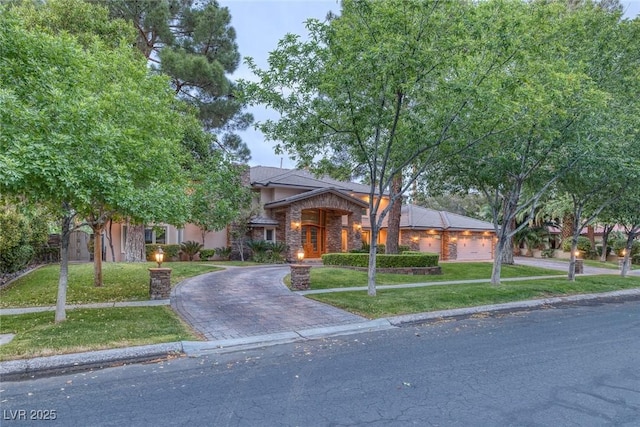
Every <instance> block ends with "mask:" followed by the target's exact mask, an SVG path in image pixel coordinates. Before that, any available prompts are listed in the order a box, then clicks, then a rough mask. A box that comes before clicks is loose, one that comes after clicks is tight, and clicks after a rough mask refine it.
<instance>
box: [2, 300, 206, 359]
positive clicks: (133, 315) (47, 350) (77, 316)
mask: <svg viewBox="0 0 640 427" xmlns="http://www.w3.org/2000/svg"><path fill="white" fill-rule="evenodd" d="M0 333H2V334H8V333H12V334H16V336H15V337H14V339H13V341H11V342H10V343H8V344H4V345H2V346H0V361H1V360H10V359H24V358H31V357H38V356H50V355H57V354H64V353H76V352H83V351H91V350H101V349H108V348H118V347H128V346H134V345H146V344H157V343H164V342H174V341H182V340H197V339H198V338H197V337H196V336H195V335H194V334H193V333H192V332H191V331H190V330H189V328H188V326H186V325H185V324H184V323H183V322H182V321H180V319H179V318H178V317H177V316H176V315H175V314H174V313H173V312H172V311H171V309H170V308H169V307H131V308H109V309H76V310H68V311H67V320H66V321H64V322H61V323H59V324H55V323H54V313H53V312H52V311H51V312H44V313H29V314H20V315H15V316H2V321H1V322H0Z"/></svg>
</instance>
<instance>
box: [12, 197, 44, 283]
mask: <svg viewBox="0 0 640 427" xmlns="http://www.w3.org/2000/svg"><path fill="white" fill-rule="evenodd" d="M0 230H2V232H1V233H0V273H15V272H17V271H19V270H22V269H23V268H25V267H27V266H28V265H29V264H30V263H31V262H32V261H33V259H34V256H35V254H36V252H37V251H38V250H39V249H40V248H41V247H43V246H44V245H45V244H46V242H47V237H48V233H47V226H46V223H45V222H44V221H41V220H39V219H38V218H37V216H33V217H30V216H27V215H25V214H23V213H21V212H19V211H18V210H17V209H16V208H15V207H13V206H11V205H4V206H2V205H0Z"/></svg>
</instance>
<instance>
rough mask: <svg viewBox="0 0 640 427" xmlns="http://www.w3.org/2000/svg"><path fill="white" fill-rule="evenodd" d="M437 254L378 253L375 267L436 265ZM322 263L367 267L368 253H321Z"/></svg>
mask: <svg viewBox="0 0 640 427" xmlns="http://www.w3.org/2000/svg"><path fill="white" fill-rule="evenodd" d="M438 259H439V255H438V254H432V253H426V252H418V253H412V254H401V255H385V254H380V255H378V256H377V257H376V267H377V268H407V267H436V266H437V265H438ZM322 263H323V264H324V265H334V266H350V267H364V268H366V267H368V266H369V255H368V254H360V253H335V254H324V255H322Z"/></svg>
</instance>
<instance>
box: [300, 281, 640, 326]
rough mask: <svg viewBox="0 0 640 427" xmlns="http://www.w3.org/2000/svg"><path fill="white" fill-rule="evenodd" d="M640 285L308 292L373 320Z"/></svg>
mask: <svg viewBox="0 0 640 427" xmlns="http://www.w3.org/2000/svg"><path fill="white" fill-rule="evenodd" d="M638 287H640V277H626V278H622V277H619V276H579V277H578V278H577V279H576V281H575V282H569V281H568V280H567V279H539V280H530V281H522V282H505V283H503V284H502V285H500V286H492V285H491V284H484V283H482V284H462V285H436V286H428V287H424V288H409V289H388V290H380V291H378V292H377V296H375V297H370V296H368V295H367V292H366V291H356V292H335V293H323V294H315V295H308V298H312V299H314V300H317V301H321V302H324V303H327V304H331V305H333V306H336V307H339V308H342V309H344V310H347V311H350V312H352V313H356V314H359V315H361V316H364V317H367V318H370V319H376V318H380V317H388V316H397V315H401V314H412V313H422V312H428V311H438V310H448V309H454V308H463V307H474V306H480V305H488V304H500V303H506V302H513V301H523V300H529V299H542V298H550V297H558V296H568V295H578V294H587V293H600V292H609V291H615V290H620V289H631V288H638Z"/></svg>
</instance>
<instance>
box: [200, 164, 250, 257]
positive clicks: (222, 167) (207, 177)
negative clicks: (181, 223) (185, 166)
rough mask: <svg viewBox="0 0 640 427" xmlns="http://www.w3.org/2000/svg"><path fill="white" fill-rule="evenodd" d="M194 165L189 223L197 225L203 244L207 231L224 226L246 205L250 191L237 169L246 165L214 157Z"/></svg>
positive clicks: (216, 229) (246, 206) (244, 208)
mask: <svg viewBox="0 0 640 427" xmlns="http://www.w3.org/2000/svg"><path fill="white" fill-rule="evenodd" d="M197 168H198V171H197V173H196V174H194V175H197V177H195V178H194V180H193V181H192V190H191V192H190V196H189V197H190V199H191V213H190V219H189V222H190V223H192V224H195V225H197V226H198V227H199V228H200V230H201V232H202V244H203V245H204V243H205V237H206V235H207V233H209V232H211V231H218V230H222V229H224V228H225V227H226V226H227V225H228V224H229V223H231V222H233V221H234V220H235V219H236V218H237V216H238V212H242V211H244V210H246V209H247V208H248V207H249V204H250V203H251V192H250V190H249V187H247V186H246V185H244V184H243V183H242V180H241V175H240V174H239V169H242V170H244V169H245V167H242V166H238V165H233V164H231V163H228V162H226V161H225V160H224V159H223V158H216V159H215V160H208V161H207V162H205V163H204V164H202V165H198V166H197ZM212 171H215V173H212Z"/></svg>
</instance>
